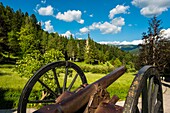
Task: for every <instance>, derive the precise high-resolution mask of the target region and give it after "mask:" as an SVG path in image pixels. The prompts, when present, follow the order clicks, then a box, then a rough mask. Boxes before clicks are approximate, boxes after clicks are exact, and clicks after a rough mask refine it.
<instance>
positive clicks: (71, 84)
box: [67, 73, 78, 91]
mask: <svg viewBox="0 0 170 113" xmlns="http://www.w3.org/2000/svg"><path fill="white" fill-rule="evenodd" d="M77 77H78V73H77V74H76V75H75V77H74V78H73V80H72V82H71V83H70V86H69V87H68V89H67V90H68V91H70V90H71V88H72V87H73V84H74V83H75V81H76V79H77Z"/></svg>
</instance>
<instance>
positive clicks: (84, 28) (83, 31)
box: [80, 27, 89, 34]
mask: <svg viewBox="0 0 170 113" xmlns="http://www.w3.org/2000/svg"><path fill="white" fill-rule="evenodd" d="M80 32H81V33H83V34H85V33H88V32H89V29H88V28H87V27H83V28H81V29H80Z"/></svg>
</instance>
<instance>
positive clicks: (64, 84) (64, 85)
mask: <svg viewBox="0 0 170 113" xmlns="http://www.w3.org/2000/svg"><path fill="white" fill-rule="evenodd" d="M67 76H68V67H66V73H65V76H64V82H63V92H64V91H65V89H66V86H67Z"/></svg>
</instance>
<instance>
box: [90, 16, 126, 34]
mask: <svg viewBox="0 0 170 113" xmlns="http://www.w3.org/2000/svg"><path fill="white" fill-rule="evenodd" d="M123 25H125V22H124V18H122V17H118V18H114V19H113V20H112V21H111V22H104V23H101V22H98V23H96V22H94V23H93V24H92V25H91V26H89V29H90V30H96V29H99V30H100V31H101V32H102V34H116V33H119V32H120V31H121V29H122V26H123Z"/></svg>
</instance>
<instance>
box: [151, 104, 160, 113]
mask: <svg viewBox="0 0 170 113" xmlns="http://www.w3.org/2000/svg"><path fill="white" fill-rule="evenodd" d="M161 104H162V103H161V102H160V101H158V102H157V103H156V105H155V109H154V112H153V113H158V111H159V109H160V107H161Z"/></svg>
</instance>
